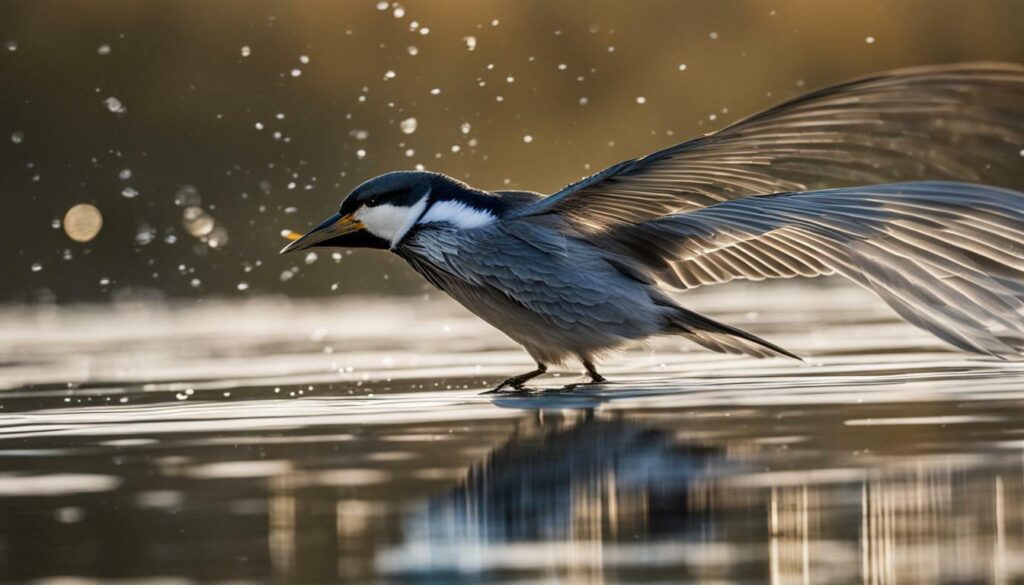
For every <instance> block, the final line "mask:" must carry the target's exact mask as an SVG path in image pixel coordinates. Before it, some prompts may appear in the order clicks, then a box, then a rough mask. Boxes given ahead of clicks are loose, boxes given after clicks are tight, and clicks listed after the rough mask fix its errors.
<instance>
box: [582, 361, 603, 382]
mask: <svg viewBox="0 0 1024 585" xmlns="http://www.w3.org/2000/svg"><path fill="white" fill-rule="evenodd" d="M583 367H584V368H586V369H587V375H588V376H590V383H591V384H600V383H602V382H607V381H608V380H606V379H605V377H604V376H602V375H601V374H598V373H597V368H595V367H594V364H593V363H592V362H591V361H590V360H583Z"/></svg>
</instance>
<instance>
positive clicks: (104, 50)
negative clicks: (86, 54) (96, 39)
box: [96, 45, 110, 55]
mask: <svg viewBox="0 0 1024 585" xmlns="http://www.w3.org/2000/svg"><path fill="white" fill-rule="evenodd" d="M96 54H97V55H109V54H110V45H100V46H98V47H96Z"/></svg>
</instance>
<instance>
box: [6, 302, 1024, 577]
mask: <svg viewBox="0 0 1024 585" xmlns="http://www.w3.org/2000/svg"><path fill="white" fill-rule="evenodd" d="M687 302H688V304H689V306H691V307H693V308H696V309H700V310H705V311H708V312H709V313H710V314H712V315H713V316H715V317H716V318H719V319H722V320H725V321H727V322H729V323H732V324H735V325H738V326H740V327H744V328H749V329H751V330H752V331H753V332H755V333H757V334H759V335H763V336H766V337H767V338H769V339H770V340H772V341H774V342H777V343H779V344H781V345H782V346H784V347H786V348H788V349H791V350H794V351H796V352H798V353H800V354H801V355H804V356H807V358H808V361H807V363H805V364H800V363H797V362H794V361H789V360H783V359H772V360H761V361H758V360H752V359H748V358H740V357H735V356H722V355H716V354H711V353H708V352H705V351H703V350H700V349H693V348H689V347H685V346H684V345H683V344H684V343H685V342H683V341H681V340H672V339H666V340H661V341H659V342H657V343H655V344H653V345H652V346H650V347H647V348H641V349H636V350H633V351H630V352H627V353H625V354H623V355H622V356H620V357H619V358H618V359H616V360H615V361H613V362H611V363H609V364H608V365H606V366H605V367H604V368H603V370H602V371H603V372H604V373H605V375H606V376H608V377H609V379H611V380H612V382H611V383H609V384H606V385H602V386H598V387H591V388H584V389H577V390H575V391H573V392H557V391H549V392H541V391H538V392H535V393H532V394H531V395H529V396H525V397H512V396H497V397H496V396H482V395H480V392H481V391H482V390H485V389H487V388H489V387H491V386H493V385H495V384H496V383H497V382H498V381H500V380H501V379H502V378H503V377H507V376H509V375H512V374H515V373H519V372H521V371H526V370H527V369H529V368H530V366H531V362H530V360H529V359H528V358H527V356H526V355H525V354H524V353H522V352H521V351H520V350H518V349H517V348H516V347H515V346H514V345H513V344H511V343H510V342H508V341H507V340H505V339H504V338H503V337H502V336H500V334H497V333H496V332H494V331H493V330H491V329H489V328H488V327H487V326H486V325H485V324H483V323H481V322H479V321H477V320H476V319H475V318H473V317H472V316H470V315H467V314H466V313H464V312H463V311H462V310H461V309H459V308H458V307H456V306H454V305H453V304H451V303H449V302H447V301H442V300H431V301H425V300H421V299H397V300H373V299H358V300H342V301H320V302H303V303H300V304H292V303H287V302H285V301H283V300H280V299H263V300H255V301H248V302H231V303H205V304H200V305H194V306H187V307H185V306H170V307H168V306H137V305H127V306H113V307H68V308H59V309H55V308H8V309H5V310H3V311H0V582H5V583H22V582H32V583H46V584H57V583H62V584H65V583H76V584H78V583H93V582H100V581H111V580H113V581H116V582H119V583H125V582H132V583H161V584H162V583H175V584H177V583H192V582H232V583H240V582H254V583H264V582H274V583H338V582H345V583H475V582H486V583H556V582H557V583H592V582H606V583H617V582H623V583H679V582H694V583H697V582H700V583H766V582H770V583H851V582H864V583H897V582H901V583H910V582H915V583H931V582H934V583H983V582H986V583H987V582H992V583H1011V582H1020V581H1022V580H1024V422H1021V421H1022V420H1024V418H1022V415H1024V364H1021V363H1019V362H1008V361H999V360H995V359H991V358H985V357H979V356H972V355H968V354H963V353H958V352H955V351H952V350H948V349H946V348H945V347H943V346H942V345H941V344H940V343H939V342H937V341H935V340H933V339H932V338H930V337H929V336H928V335H927V334H924V333H921V332H919V331H917V330H915V329H913V328H912V327H909V326H907V325H905V324H902V323H899V322H897V321H896V320H895V319H894V318H893V317H892V315H891V314H890V313H889V312H888V310H887V309H886V308H885V307H884V306H882V305H881V304H880V303H878V302H877V301H874V300H873V299H872V298H871V297H869V296H867V295H866V294H864V293H862V292H859V291H856V290H851V289H845V288H842V289H837V288H821V287H818V288H815V287H799V286H791V285H784V286H770V287H764V286H757V287H751V288H743V287H729V288H724V289H722V288H720V289H709V290H708V291H706V292H704V291H698V292H696V293H694V294H691V295H689V296H688V297H687ZM576 381H578V376H577V374H576V373H575V372H573V371H565V372H561V373H560V374H559V376H558V377H551V376H549V377H546V378H544V379H542V380H541V381H540V382H539V384H538V390H540V389H556V388H558V387H559V386H561V385H563V384H566V383H571V382H576Z"/></svg>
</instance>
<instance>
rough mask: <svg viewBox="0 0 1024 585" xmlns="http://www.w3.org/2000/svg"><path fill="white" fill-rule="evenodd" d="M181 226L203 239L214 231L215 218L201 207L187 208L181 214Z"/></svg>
mask: <svg viewBox="0 0 1024 585" xmlns="http://www.w3.org/2000/svg"><path fill="white" fill-rule="evenodd" d="M181 225H182V226H183V227H184V228H185V231H187V232H188V233H189V234H191V235H193V236H195V237H197V238H198V237H202V236H205V235H207V234H209V233H210V232H212V231H213V225H214V221H213V217H211V216H210V214H208V213H206V212H205V211H203V210H202V209H201V208H199V207H186V208H185V210H184V211H182V212H181Z"/></svg>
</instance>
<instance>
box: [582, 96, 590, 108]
mask: <svg viewBox="0 0 1024 585" xmlns="http://www.w3.org/2000/svg"><path fill="white" fill-rule="evenodd" d="M589 103H590V99H588V98H587V97H586V96H584V97H581V98H580V105H581V106H585V105H587V104H589Z"/></svg>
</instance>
